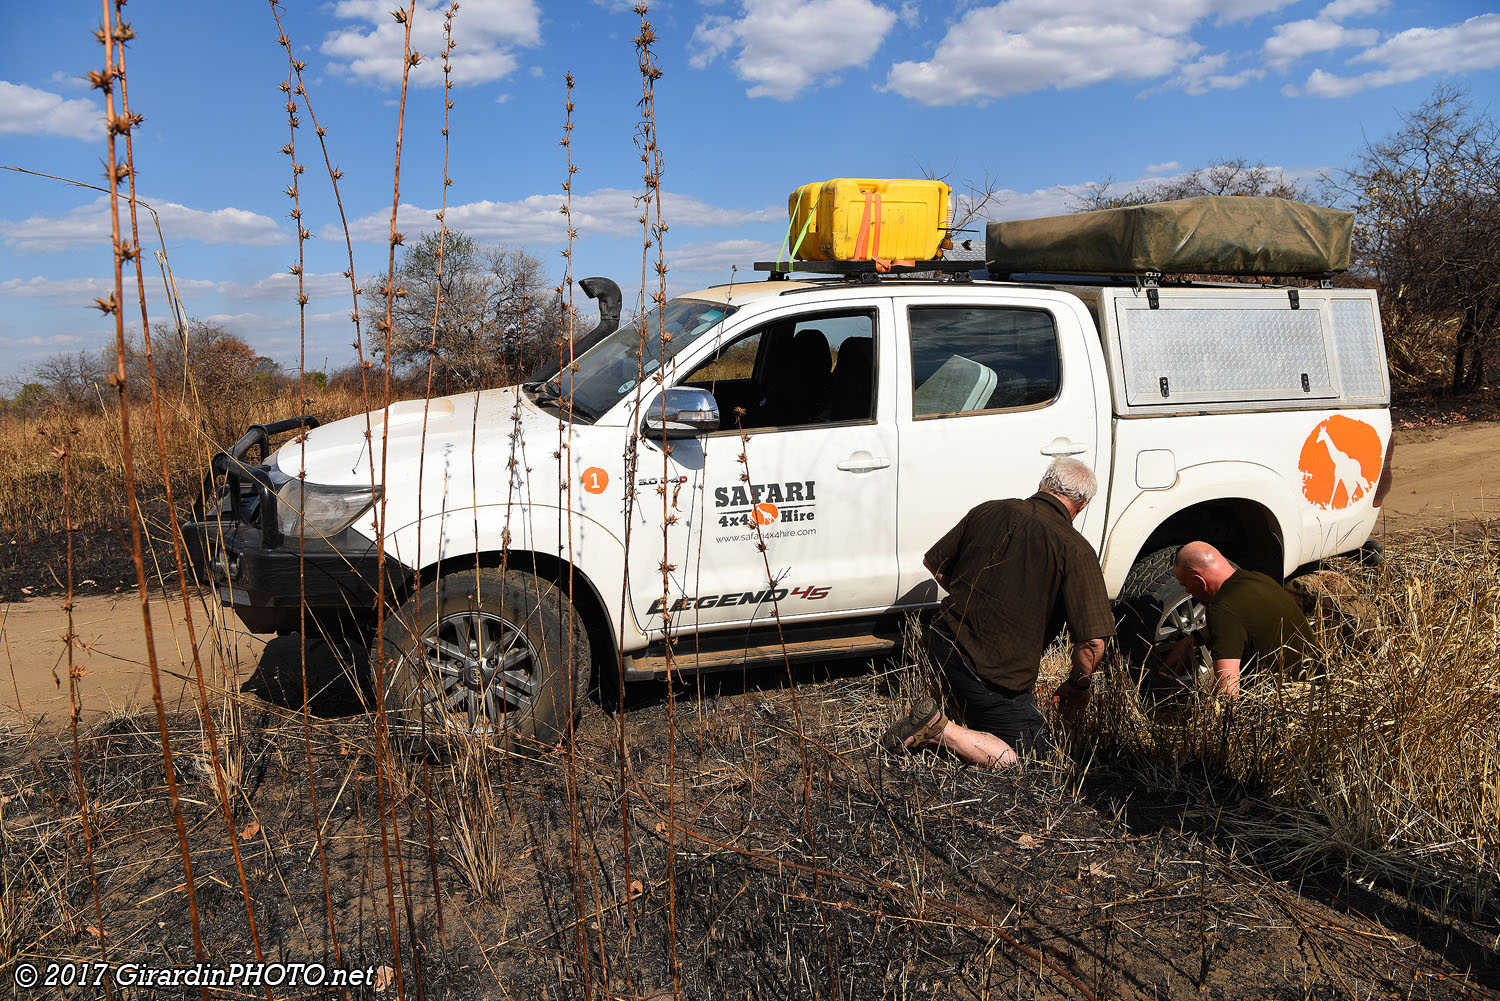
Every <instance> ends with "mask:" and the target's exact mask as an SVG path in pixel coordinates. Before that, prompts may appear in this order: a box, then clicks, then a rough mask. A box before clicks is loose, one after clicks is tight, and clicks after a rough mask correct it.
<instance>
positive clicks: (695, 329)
mask: <svg viewBox="0 0 1500 1001" xmlns="http://www.w3.org/2000/svg"><path fill="white" fill-rule="evenodd" d="M736 309H738V307H737V306H729V305H726V304H724V303H722V302H705V301H703V300H701V299H673V300H672V301H671V302H668V303H667V304H666V306H665V307H664V308H663V309H660V310H653V311H652V312H651V313H650V314H648V315H647V316H646V317H645V318H644V322H637V323H631V324H627V325H626V326H623V327H621V328H620V329H619V330H616V331H615V332H614V333H612V334H610V335H609V336H608V337H606V338H605V339H604V340H602V341H600V342H599V343H598V344H595V345H594V346H593V347H591V348H589V349H588V350H587V351H585V352H584V353H583V354H582V355H580V356H579V357H578V358H577V368H578V370H577V371H576V372H566V371H565V372H562V373H560V374H558V375H557V376H554V377H553V378H552V380H551V381H550V382H548V383H547V385H546V387H545V388H544V392H545V394H546V396H548V397H550V398H553V399H564V400H566V399H568V398H569V394H570V393H571V394H572V400H573V405H574V406H575V407H576V408H577V409H578V410H579V411H580V412H581V413H583V414H586V415H590V416H594V417H597V416H599V415H600V414H602V413H604V412H605V411H606V410H608V409H609V408H610V407H613V406H614V405H615V404H616V403H619V402H620V401H621V400H623V399H624V398H625V396H626V395H627V394H629V393H631V392H632V391H634V389H635V387H636V383H637V382H639V381H642V380H645V379H648V378H650V377H651V375H652V373H654V372H656V370H657V369H659V368H661V367H662V365H663V364H664V363H669V362H671V360H672V359H673V358H675V357H676V356H677V354H678V353H679V352H681V351H682V350H683V349H684V348H687V347H688V346H689V345H691V344H693V343H694V342H696V341H697V340H698V338H700V337H702V336H703V335H704V334H707V333H708V332H709V331H711V330H713V329H714V328H715V327H716V326H718V324H719V321H721V320H723V319H724V318H725V317H727V316H729V315H730V314H731V313H733V312H734V311H735V310H736ZM658 323H660V324H661V326H658ZM642 329H644V331H645V334H644V336H645V342H644V351H643V350H642ZM660 331H665V332H666V334H667V342H666V358H665V359H663V357H662V351H661V349H662V343H661V337H660V336H659V332H660Z"/></svg>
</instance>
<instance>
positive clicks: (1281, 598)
mask: <svg viewBox="0 0 1500 1001" xmlns="http://www.w3.org/2000/svg"><path fill="white" fill-rule="evenodd" d="M1172 572H1173V574H1174V575H1176V577H1177V583H1179V584H1181V585H1182V586H1183V588H1184V589H1185V590H1186V591H1187V593H1188V594H1191V595H1192V596H1193V597H1194V598H1196V599H1198V600H1199V601H1201V602H1203V604H1204V605H1205V606H1206V608H1207V613H1208V614H1207V619H1208V621H1207V623H1206V627H1205V629H1206V632H1207V634H1208V635H1207V636H1206V637H1203V636H1200V635H1199V633H1189V634H1188V635H1187V636H1184V637H1183V638H1182V639H1181V640H1179V641H1178V643H1177V646H1176V648H1175V649H1174V650H1173V651H1172V654H1171V656H1170V657H1169V658H1168V662H1169V663H1178V664H1181V663H1185V662H1186V661H1187V660H1188V659H1189V658H1190V657H1191V656H1192V652H1193V647H1194V646H1195V645H1197V644H1198V643H1200V642H1204V643H1207V645H1208V648H1209V650H1210V651H1211V653H1212V655H1213V663H1214V689H1215V690H1216V691H1217V692H1219V693H1220V694H1221V695H1223V696H1224V697H1225V698H1229V699H1234V698H1238V697H1239V694H1240V674H1241V672H1242V671H1245V670H1248V669H1249V668H1250V667H1251V665H1256V666H1258V667H1259V668H1261V669H1265V668H1267V667H1270V668H1271V669H1273V670H1277V671H1279V672H1281V673H1282V674H1285V675H1289V676H1293V677H1296V676H1300V675H1301V674H1302V673H1303V672H1304V670H1305V665H1306V661H1307V659H1308V657H1309V656H1311V654H1312V653H1313V650H1314V649H1315V648H1316V641H1315V640H1314V639H1313V634H1312V630H1311V629H1310V628H1309V627H1308V625H1307V619H1305V618H1304V617H1303V615H1302V610H1301V609H1300V608H1298V607H1297V603H1296V602H1295V601H1293V600H1292V596H1291V595H1289V594H1287V592H1286V589H1285V588H1284V587H1282V586H1281V585H1280V584H1278V583H1276V581H1274V580H1272V579H1271V578H1270V577H1267V576H1266V575H1265V574H1263V573H1257V572H1256V571H1254V570H1237V569H1235V567H1234V566H1233V564H1231V563H1230V562H1229V561H1228V560H1227V559H1225V558H1224V554H1223V553H1221V552H1219V551H1218V550H1217V549H1215V548H1214V547H1213V546H1211V545H1209V544H1208V543H1207V542H1189V543H1188V544H1187V545H1185V546H1183V547H1182V548H1181V549H1179V550H1177V556H1176V558H1175V559H1174V560H1173V561H1172ZM1200 632H1202V630H1200Z"/></svg>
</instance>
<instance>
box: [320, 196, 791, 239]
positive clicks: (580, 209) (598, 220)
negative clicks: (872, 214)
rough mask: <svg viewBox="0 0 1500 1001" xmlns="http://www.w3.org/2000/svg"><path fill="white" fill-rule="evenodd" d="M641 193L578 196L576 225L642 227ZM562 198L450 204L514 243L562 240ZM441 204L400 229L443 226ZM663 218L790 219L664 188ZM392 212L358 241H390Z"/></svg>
mask: <svg viewBox="0 0 1500 1001" xmlns="http://www.w3.org/2000/svg"><path fill="white" fill-rule="evenodd" d="M638 194H639V193H638V192H635V191H626V190H624V189H622V188H599V189H598V190H595V191H590V192H588V193H586V194H581V195H574V196H573V227H574V228H575V229H577V230H578V231H579V233H580V234H582V235H584V236H616V237H618V236H627V235H630V234H639V233H640V232H641V224H640V215H641V206H640V205H639V204H637V203H636V197H637V195H638ZM561 205H562V199H561V198H560V197H559V196H558V195H555V194H552V195H529V196H527V197H526V198H522V199H520V200H518V201H513V202H492V201H481V202H468V203H466V204H463V205H450V206H448V228H449V229H455V230H459V231H461V232H463V233H464V234H466V235H468V236H472V237H475V238H477V239H481V240H490V241H495V242H499V243H505V244H509V245H513V246H526V245H533V244H545V243H553V244H557V243H561V242H562V241H564V240H565V239H566V238H567V237H566V233H565V230H564V220H563V216H562V213H561V212H559V211H558V209H559V208H560V207H561ZM435 216H436V210H435V209H424V208H419V207H417V206H415V205H409V204H403V205H402V206H401V209H400V212H399V213H398V215H397V220H398V221H397V229H398V230H400V232H401V233H402V234H403V235H405V236H406V237H407V238H408V240H410V238H412V237H414V236H416V235H417V234H420V233H426V232H431V231H433V230H435V229H437V220H436V218H435ZM662 217H663V219H664V220H665V221H666V223H667V224H668V225H669V226H671V227H672V228H673V229H681V228H685V227H690V226H739V225H743V224H745V223H749V222H773V221H780V220H783V219H785V218H786V210H785V209H782V208H780V207H776V208H763V209H726V208H720V207H719V206H717V205H710V204H709V203H707V202H705V201H702V200H701V199H698V198H693V197H692V196H690V195H676V194H673V193H671V192H670V191H669V192H665V193H664V197H663V201H662ZM390 225H391V216H390V211H389V210H388V209H386V210H377V211H375V212H371V213H370V214H369V215H366V216H362V217H360V218H358V219H355V220H354V221H352V222H351V223H350V224H349V233H350V235H351V236H353V237H354V239H356V240H360V241H367V242H377V241H378V242H381V243H384V242H385V240H386V239H387V237H388V235H389V233H390ZM323 235H324V236H325V237H326V238H328V239H333V238H335V237H337V238H338V239H340V240H342V239H343V232H342V231H341V230H340V229H338V228H337V227H327V228H325V229H324V231H323Z"/></svg>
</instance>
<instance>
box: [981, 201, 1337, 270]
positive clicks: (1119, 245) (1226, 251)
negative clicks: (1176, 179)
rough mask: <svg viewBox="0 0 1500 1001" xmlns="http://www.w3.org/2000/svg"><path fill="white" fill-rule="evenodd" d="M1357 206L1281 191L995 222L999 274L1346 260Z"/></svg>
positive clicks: (990, 230) (989, 252)
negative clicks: (1292, 197) (1312, 201)
mask: <svg viewBox="0 0 1500 1001" xmlns="http://www.w3.org/2000/svg"><path fill="white" fill-rule="evenodd" d="M1353 232H1354V213H1353V212H1344V211H1341V210H1339V209H1330V208H1324V207H1323V206H1320V205H1305V204H1303V203H1301V202H1294V201H1289V200H1287V199H1285V198H1248V197H1239V196H1226V195H1203V196H1201V197H1198V198H1183V199H1181V200H1179V201H1172V202H1154V203H1151V204H1147V205H1131V206H1128V207H1126V208H1119V209H1100V210H1099V211H1096V212H1078V213H1075V214H1073V215H1060V216H1048V217H1046V218H1044V219H1018V220H1016V221H1014V222H992V223H990V224H989V225H988V226H987V227H986V230H985V260H986V263H987V265H988V267H989V270H990V271H991V272H992V273H994V274H1018V273H1025V272H1060V273H1077V274H1106V275H1130V274H1139V273H1141V272H1145V271H1160V272H1161V273H1162V274H1178V275H1181V274H1194V275H1299V276H1312V277H1317V276H1320V275H1324V274H1327V273H1328V272H1331V271H1347V270H1348V269H1349V240H1350V237H1351V235H1352V234H1353Z"/></svg>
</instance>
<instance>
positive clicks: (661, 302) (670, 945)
mask: <svg viewBox="0 0 1500 1001" xmlns="http://www.w3.org/2000/svg"><path fill="white" fill-rule="evenodd" d="M634 10H635V14H636V16H637V17H639V18H640V31H639V33H638V34H637V35H636V37H635V51H636V57H637V59H636V61H637V65H638V67H639V69H640V74H641V100H640V102H639V103H638V104H637V107H638V108H639V109H640V112H641V121H640V132H639V135H638V137H637V143H638V144H639V145H640V147H641V162H642V163H644V164H645V165H646V172H645V175H644V180H645V185H646V187H645V192H644V194H643V195H642V196H641V202H642V204H643V205H644V210H643V211H642V213H641V224H642V228H643V230H644V236H643V240H642V246H641V316H642V329H641V339H642V346H643V347H644V341H645V338H646V336H647V335H648V331H647V330H646V329H645V327H646V322H647V319H648V318H649V317H650V316H651V315H652V313H653V312H654V314H655V316H656V339H657V357H658V358H660V359H662V361H663V363H665V361H666V358H667V341H668V340H669V339H670V338H671V336H672V335H671V334H669V333H667V329H666V304H667V264H666V249H665V247H664V246H663V240H664V239H665V237H666V233H667V225H666V223H664V222H663V221H662V215H661V175H662V155H661V145H660V143H659V142H658V137H657V129H656V81H657V80H659V79H661V75H662V71H661V67H660V65H659V63H658V61H657V58H656V53H655V52H654V51H653V49H652V46H653V45H655V43H656V29H655V28H654V27H653V26H652V24H651V22H650V21H648V20H647V19H646V15H647V13H649V10H650V7H649V5H648V4H647V3H645V2H644V0H641V2H639V3H637V4H636V5H635V8H634ZM653 213H654V218H653ZM653 246H654V247H655V248H656V263H655V265H654V267H655V271H656V280H657V288H656V291H655V292H653V293H652V294H651V301H652V302H653V303H654V304H655V308H654V310H648V309H647V307H646V304H645V299H646V264H647V260H648V259H649V257H650V253H651V249H652V247H653ZM640 358H641V359H642V361H644V359H645V352H644V351H642V352H641V353H640ZM666 380H667V366H666V365H665V364H662V365H661V366H659V367H658V368H657V370H656V371H655V372H654V373H653V374H652V383H653V385H655V386H656V387H658V389H660V390H662V393H661V411H662V421H663V423H665V422H666V416H667V397H666V393H665V388H666V384H667V383H666ZM637 385H639V380H638V381H637ZM671 456H672V445H671V443H670V442H666V441H664V442H662V445H661V464H662V474H661V475H662V484H663V485H665V484H666V483H667V482H668V477H669V474H670V470H671ZM634 482H635V478H634V477H633V476H632V477H631V478H630V479H628V480H627V481H626V485H627V489H628V488H629V485H630V484H632V483H634ZM658 492H659V493H660V494H661V518H662V526H661V550H662V552H661V567H660V569H661V593H662V599H661V602H662V610H661V616H662V620H661V627H662V650H663V653H664V655H665V660H666V677H667V789H666V793H667V814H666V820H665V823H666V839H667V949H668V962H669V965H670V968H671V973H672V997H674V998H676V997H680V996H681V992H682V982H681V976H680V974H681V964H680V962H679V961H678V959H677V849H676V838H677V833H676V827H677V821H676V809H677V797H676V795H675V790H676V786H677V783H676V780H675V774H676V768H677V699H676V685H675V684H674V682H675V681H676V677H675V671H674V668H675V666H676V665H675V661H674V654H673V650H672V644H673V640H674V637H673V635H672V611H671V604H672V600H671V589H672V571H673V570H675V569H676V567H674V566H673V565H672V563H671V557H672V554H671V546H670V532H671V526H672V525H673V523H675V522H676V521H677V516H676V515H675V514H673V513H672V506H673V505H672V492H670V491H668V490H666V489H665V487H664V486H663V487H662V488H661V489H659V491H658Z"/></svg>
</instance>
